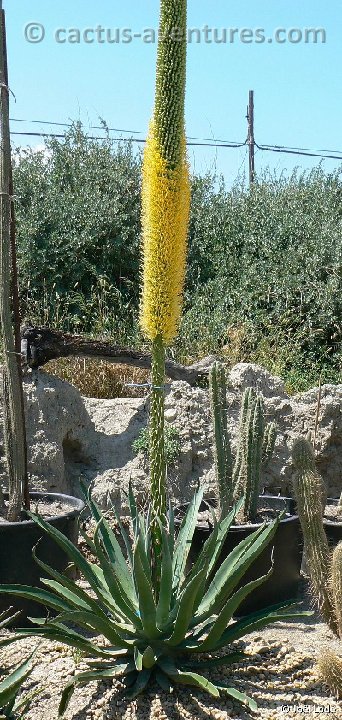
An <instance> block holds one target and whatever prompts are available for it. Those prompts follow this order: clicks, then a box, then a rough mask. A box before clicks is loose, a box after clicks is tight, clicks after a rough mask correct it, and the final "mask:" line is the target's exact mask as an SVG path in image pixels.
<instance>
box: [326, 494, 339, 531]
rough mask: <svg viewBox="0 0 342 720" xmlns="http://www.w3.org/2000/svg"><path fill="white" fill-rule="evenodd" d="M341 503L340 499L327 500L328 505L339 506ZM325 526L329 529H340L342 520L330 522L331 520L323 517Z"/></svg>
mask: <svg viewBox="0 0 342 720" xmlns="http://www.w3.org/2000/svg"><path fill="white" fill-rule="evenodd" d="M339 502H340V498H327V501H326V503H325V504H326V505H337V503H339ZM323 524H324V525H328V526H329V527H336V528H340V527H342V522H341V520H339V521H338V520H330V519H329V518H326V517H323Z"/></svg>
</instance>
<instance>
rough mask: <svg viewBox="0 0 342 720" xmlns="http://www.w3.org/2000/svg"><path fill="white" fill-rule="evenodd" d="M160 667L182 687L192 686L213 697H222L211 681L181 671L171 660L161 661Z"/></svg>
mask: <svg viewBox="0 0 342 720" xmlns="http://www.w3.org/2000/svg"><path fill="white" fill-rule="evenodd" d="M159 665H160V667H161V669H162V670H163V672H164V673H165V674H166V675H167V676H168V677H169V678H171V680H173V681H174V682H177V683H180V685H192V686H193V687H198V688H200V689H201V690H204V691H205V692H207V693H209V695H212V696H213V697H220V693H219V691H218V689H217V688H216V686H215V685H214V684H213V683H212V682H210V680H207V678H205V677H203V676H202V675H198V674H197V673H194V672H184V671H182V670H180V669H179V668H177V667H176V665H175V663H174V661H173V660H171V658H162V659H160V660H159Z"/></svg>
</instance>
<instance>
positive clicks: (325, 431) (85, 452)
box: [0, 363, 342, 514]
mask: <svg viewBox="0 0 342 720" xmlns="http://www.w3.org/2000/svg"><path fill="white" fill-rule="evenodd" d="M249 385H253V386H254V387H257V388H258V389H259V390H260V391H262V393H263V395H264V397H265V408H266V415H267V420H274V421H275V422H276V423H277V426H278V437H277V442H276V448H275V453H274V456H273V458H272V460H271V462H270V463H269V465H268V467H267V468H266V471H265V475H264V487H265V489H267V490H268V491H270V492H275V493H278V492H281V493H282V494H285V495H288V494H290V493H291V479H292V474H293V470H292V465H291V447H292V444H293V441H294V439H295V438H296V437H298V436H299V435H305V434H306V433H307V432H308V431H309V430H311V431H313V429H314V425H315V414H316V404H317V388H313V389H311V390H309V391H308V392H305V393H301V394H299V395H295V396H289V395H287V393H286V392H285V390H284V385H283V382H282V381H281V379H280V378H276V377H273V376H272V375H270V373H268V372H267V371H266V370H265V369H264V368H262V367H259V366H258V365H251V364H247V363H239V364H238V365H235V367H233V368H232V370H231V371H230V372H229V373H228V377H227V389H228V390H227V400H228V426H229V430H230V433H231V439H232V447H233V452H234V450H235V445H236V431H237V427H238V419H239V413H240V402H241V394H242V391H243V390H244V389H245V388H246V387H247V386H249ZM24 391H25V399H26V413H27V438H28V447H29V472H30V476H31V487H32V488H35V489H42V488H43V489H46V490H51V491H59V492H71V493H73V494H78V480H79V477H80V476H83V478H84V479H85V480H86V481H89V482H90V481H93V482H94V484H95V490H94V496H95V498H96V499H97V501H98V502H99V503H100V505H101V506H102V507H103V508H104V509H108V508H110V507H111V504H112V503H114V504H115V506H116V507H117V509H118V510H119V511H120V512H122V513H123V514H124V513H125V512H126V511H127V499H126V493H127V490H128V484H129V480H130V479H131V480H132V483H133V486H134V488H135V491H136V493H137V496H138V501H139V503H140V504H141V505H146V504H147V502H148V490H149V481H148V464H147V462H146V459H145V458H144V457H143V455H142V453H139V455H138V456H136V455H135V454H134V452H133V451H132V442H133V441H134V440H135V439H136V437H137V436H138V434H139V432H140V430H141V428H143V427H144V426H146V424H147V420H148V405H149V403H148V400H147V399H146V398H138V399H137V398H135V399H129V398H114V399H113V400H99V399H94V398H82V397H81V395H80V393H79V392H78V390H77V389H76V388H74V387H73V386H72V385H70V384H69V383H67V382H63V381H62V380H59V379H58V378H56V377H53V376H51V375H49V374H48V373H46V372H44V371H39V372H37V371H34V372H29V373H28V374H27V375H26V377H25V381H24ZM341 401H342V385H324V386H323V387H322V393H321V408H320V416H319V428H318V434H317V443H316V448H317V463H318V468H319V470H320V472H321V473H322V475H323V477H324V480H325V482H326V484H327V487H328V493H329V495H330V496H331V497H337V496H338V495H339V494H340V493H341V483H342V481H341V478H342V453H341V445H342V410H341V408H342V404H341ZM165 406H166V417H167V419H168V422H170V423H172V424H173V425H174V426H175V427H176V428H177V429H178V431H179V435H180V440H181V452H180V456H179V458H178V461H177V462H176V465H175V467H171V468H169V488H170V494H171V496H172V497H173V498H174V499H176V500H189V499H190V497H191V495H192V493H193V490H194V489H195V488H196V487H197V484H198V482H201V483H203V484H204V486H205V489H206V492H207V494H208V495H210V496H214V495H215V494H216V489H215V474H214V461H213V453H212V427H211V419H210V409H209V397H208V390H205V389H202V388H198V387H191V386H190V385H188V383H186V382H173V383H172V384H171V386H170V389H169V390H168V391H167V394H166V398H165ZM0 414H2V408H1V406H0ZM1 460H2V468H0V470H1V471H2V472H1V474H0V481H2V482H3V483H4V484H5V481H6V469H5V464H4V458H3V457H2V458H1Z"/></svg>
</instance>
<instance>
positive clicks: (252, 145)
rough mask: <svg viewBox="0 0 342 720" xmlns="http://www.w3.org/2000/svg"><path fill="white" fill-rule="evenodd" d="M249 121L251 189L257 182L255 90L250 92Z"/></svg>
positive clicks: (248, 140)
mask: <svg viewBox="0 0 342 720" xmlns="http://www.w3.org/2000/svg"><path fill="white" fill-rule="evenodd" d="M247 120H248V137H247V144H248V148H249V186H250V187H251V186H252V185H253V183H254V181H255V162H254V157H255V139H254V90H250V91H249V98H248V108H247Z"/></svg>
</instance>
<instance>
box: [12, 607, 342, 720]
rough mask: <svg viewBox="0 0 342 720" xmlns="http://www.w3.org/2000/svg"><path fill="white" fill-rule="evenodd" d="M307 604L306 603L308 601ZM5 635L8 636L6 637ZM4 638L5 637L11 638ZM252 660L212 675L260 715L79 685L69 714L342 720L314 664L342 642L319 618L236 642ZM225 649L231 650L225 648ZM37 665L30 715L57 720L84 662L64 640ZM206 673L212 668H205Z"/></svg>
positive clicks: (18, 651)
mask: <svg viewBox="0 0 342 720" xmlns="http://www.w3.org/2000/svg"><path fill="white" fill-rule="evenodd" d="M304 603H305V605H307V602H306V601H304ZM4 634H5V633H4ZM6 634H7V633H6ZM36 644H37V640H32V639H29V640H28V639H25V640H21V641H18V642H17V643H15V644H14V645H11V646H9V647H8V648H5V649H4V650H3V651H2V652H1V665H2V667H7V668H9V667H13V665H15V664H17V663H18V662H19V661H20V660H21V659H22V658H24V657H26V656H27V655H28V654H29V652H30V651H32V648H33V647H34V646H35V645H36ZM237 645H239V647H240V648H243V650H244V651H245V652H246V653H247V654H249V655H251V657H250V659H247V660H246V661H244V662H243V663H240V664H239V665H234V666H231V667H230V668H227V669H226V668H218V669H215V671H212V672H211V673H210V675H209V674H208V677H210V678H211V679H212V680H214V681H215V679H216V680H217V681H218V680H220V679H224V680H227V679H229V680H230V681H231V684H232V686H233V687H235V688H237V689H239V690H242V691H244V692H246V693H247V694H248V695H250V696H251V697H253V698H254V699H255V700H256V702H257V704H258V710H257V711H256V712H250V711H247V710H245V709H244V708H243V707H242V706H241V705H239V704H236V703H235V702H233V701H231V700H230V699H229V698H228V697H223V698H221V699H219V700H215V699H213V698H211V697H210V696H209V695H206V694H204V693H200V692H198V693H197V692H191V691H189V690H186V689H183V688H180V689H179V690H178V689H177V690H175V691H174V694H173V695H169V696H167V695H166V694H164V693H163V692H161V691H160V689H159V688H157V687H156V688H155V692H153V689H151V691H150V692H148V693H146V694H145V695H143V696H141V697H139V698H138V699H137V700H135V701H133V702H128V701H126V700H125V699H124V698H123V697H122V696H121V694H120V691H121V689H122V686H121V685H120V683H119V682H116V683H115V684H108V683H104V682H101V683H98V684H96V683H91V684H90V685H88V686H83V687H79V688H78V689H77V690H76V691H75V694H74V696H73V698H72V701H71V703H70V706H69V709H68V711H67V713H66V715H65V718H66V720H157V719H158V720H183V718H184V719H185V720H207V719H208V718H213V719H214V720H227V719H228V718H234V719H235V720H252V719H253V720H257V718H260V720H276V719H279V718H282V717H283V718H285V717H287V718H293V717H296V718H298V717H301V716H303V715H305V716H306V717H311V718H314V717H320V718H328V717H329V718H334V719H335V720H342V704H341V703H339V702H338V701H337V700H336V699H334V698H332V697H329V694H328V692H327V689H326V688H325V687H324V685H323V684H322V683H321V682H320V681H319V680H318V678H317V675H316V671H315V659H316V658H317V656H318V654H319V653H320V651H321V649H322V648H323V647H324V646H329V647H330V648H334V647H335V649H336V650H338V641H337V640H336V639H334V637H333V635H332V634H331V633H330V631H329V630H328V629H327V627H326V626H325V625H324V624H323V623H321V622H320V621H319V618H318V617H317V616H313V617H312V618H305V619H304V622H299V621H298V622H293V623H286V624H285V623H277V624H275V625H273V626H271V627H269V628H267V629H266V630H264V631H263V632H262V634H260V632H259V633H254V634H252V635H249V636H246V639H245V641H243V640H242V641H240V642H239V643H237V644H236V645H235V648H236V647H237ZM225 652H226V651H225ZM35 662H36V665H35V669H34V671H33V674H32V676H31V678H30V680H29V681H28V682H27V683H26V689H32V688H33V687H36V686H37V684H39V685H41V686H42V688H43V690H42V694H41V696H40V697H39V698H36V699H35V700H34V703H33V705H32V707H31V710H30V711H29V713H28V715H27V717H28V718H29V719H30V720H57V708H58V702H59V695H60V691H61V688H62V687H63V686H64V684H65V682H66V681H67V680H68V679H69V678H70V676H71V675H72V674H73V672H74V671H75V669H77V671H81V670H83V669H86V665H85V664H84V663H83V662H82V659H81V658H80V657H77V655H76V654H75V653H73V652H72V651H71V650H70V649H69V648H66V647H65V646H63V645H61V644H59V643H54V644H51V643H47V642H45V641H44V642H43V641H41V642H40V645H39V648H38V651H37V655H36V661H35ZM206 672H208V671H206Z"/></svg>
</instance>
